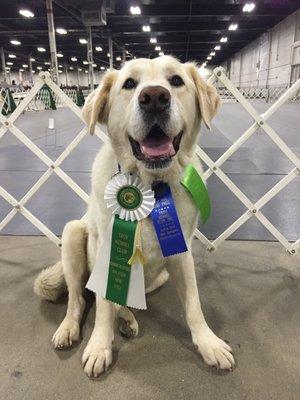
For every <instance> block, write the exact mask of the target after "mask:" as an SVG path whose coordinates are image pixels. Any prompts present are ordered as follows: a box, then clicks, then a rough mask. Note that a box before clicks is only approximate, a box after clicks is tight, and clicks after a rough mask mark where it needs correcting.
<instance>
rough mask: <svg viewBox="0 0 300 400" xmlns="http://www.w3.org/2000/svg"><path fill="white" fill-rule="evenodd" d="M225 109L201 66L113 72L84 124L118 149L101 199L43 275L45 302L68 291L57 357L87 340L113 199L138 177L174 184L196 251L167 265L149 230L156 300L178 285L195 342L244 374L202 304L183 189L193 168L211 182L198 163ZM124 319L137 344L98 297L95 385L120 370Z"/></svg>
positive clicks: (145, 228)
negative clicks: (110, 193)
mask: <svg viewBox="0 0 300 400" xmlns="http://www.w3.org/2000/svg"><path fill="white" fill-rule="evenodd" d="M219 104H220V100H219V96H218V94H217V92H216V90H215V89H214V88H213V87H211V86H209V85H207V84H206V83H205V82H204V81H203V80H202V79H201V77H200V75H199V73H198V71H197V69H196V67H195V66H194V64H192V63H187V64H181V63H180V62H179V61H177V60H176V59H174V58H172V57H169V56H164V57H159V58H155V59H152V60H150V59H137V60H132V61H130V62H128V63H126V65H124V67H123V68H122V69H121V70H120V71H110V72H107V73H106V74H105V75H104V77H103V81H102V83H101V85H100V86H99V87H98V88H97V89H96V90H95V91H94V92H93V93H91V94H90V95H89V97H88V98H87V101H86V104H85V106H84V108H83V116H84V118H85V120H86V121H87V123H88V124H89V127H90V130H91V132H93V130H94V128H95V124H96V123H97V122H100V123H103V124H106V125H107V130H108V134H109V138H110V144H106V145H104V146H103V148H102V149H101V151H100V152H99V154H98V156H97V157H96V160H95V162H94V165H93V169H92V191H91V195H90V199H89V206H88V211H87V217H86V218H85V219H84V220H81V221H72V222H69V223H68V224H67V225H66V227H65V229H64V232H63V235H62V260H61V261H59V262H58V263H57V264H55V265H54V266H52V267H49V268H47V269H45V270H44V271H42V272H41V274H40V275H39V276H38V277H37V279H36V281H35V292H36V293H37V294H38V295H39V296H41V297H43V298H46V299H50V300H55V299H56V298H58V297H59V296H60V295H61V294H62V293H63V292H65V291H66V290H68V292H69V300H68V309H67V313H66V316H65V318H64V320H63V322H62V323H61V325H60V326H59V328H58V329H57V331H56V332H55V334H54V336H53V344H54V346H55V348H56V349H62V348H65V347H69V346H71V345H72V343H73V342H74V341H76V340H78V339H79V336H80V321H81V317H82V313H83V310H84V307H85V301H84V299H83V290H84V286H85V283H86V280H87V277H88V275H89V273H90V272H91V270H92V268H93V265H94V264H95V260H96V258H97V257H101V254H98V249H99V246H100V244H101V242H102V240H103V238H104V236H105V235H106V234H107V228H108V224H109V221H110V219H111V212H110V211H109V210H108V209H107V206H106V204H105V202H104V189H105V186H106V184H107V182H108V181H109V180H110V179H111V177H112V176H113V175H114V174H115V172H116V171H117V168H118V164H119V165H120V166H121V168H122V171H124V172H125V171H129V172H135V173H137V174H138V175H139V177H140V178H141V179H142V181H143V182H144V183H147V184H151V183H152V182H154V181H164V182H167V183H168V184H169V186H170V188H171V191H172V195H173V198H174V202H175V204H176V209H177V213H178V217H179V220H180V224H181V228H182V231H183V234H184V237H185V241H186V244H187V247H188V251H187V252H185V253H181V254H177V255H174V256H170V257H166V258H164V257H163V256H162V253H161V249H160V246H159V243H158V240H157V238H156V234H155V231H154V228H153V224H152V222H151V219H150V218H149V217H148V218H146V219H144V220H142V224H141V237H142V248H143V253H144V255H145V258H146V260H147V263H146V265H145V266H144V272H145V284H146V291H147V292H150V291H152V290H154V289H156V288H157V287H159V286H161V285H162V284H163V283H164V282H165V281H166V280H167V279H168V277H169V275H170V276H171V279H172V282H173V284H174V285H175V287H176V290H177V292H178V295H179V297H180V300H181V302H182V304H183V307H184V311H185V314H186V320H187V323H188V326H189V328H190V330H191V334H192V339H193V342H194V344H195V345H196V347H197V349H198V351H199V353H200V354H201V355H202V357H203V359H204V361H205V362H206V363H207V364H209V365H212V366H216V367H218V368H221V369H228V370H231V369H232V368H233V366H234V359H233V356H232V354H231V352H232V349H231V348H230V347H229V346H228V344H226V343H225V342H224V341H223V340H221V339H220V338H218V337H217V336H216V335H215V334H214V333H213V332H212V330H211V329H210V328H209V326H208V325H207V323H206V321H205V319H204V316H203V313H202V310H201V305H200V301H199V296H198V288H197V282H196V278H195V270H194V268H195V267H194V260H193V256H192V251H191V244H192V239H193V234H194V231H195V228H196V226H197V221H198V210H197V208H196V206H195V204H194V202H193V201H192V199H191V196H190V195H189V194H188V193H187V191H186V189H184V188H183V186H182V185H181V184H180V179H181V177H182V174H183V171H184V168H185V167H186V165H187V164H189V163H192V164H193V165H194V167H195V168H196V169H197V170H198V172H199V174H202V169H201V165H200V162H199V159H198V157H197V156H196V154H195V151H194V150H195V146H196V143H197V140H198V135H199V129H200V123H201V121H202V120H203V122H204V123H205V124H206V126H208V127H209V126H210V121H211V119H212V118H213V117H214V116H215V114H216V112H217V110H218V107H219ZM116 317H119V318H121V320H122V321H123V322H124V321H125V322H126V324H125V328H124V324H123V328H122V329H123V330H124V329H125V330H126V332H127V334H130V333H131V335H136V334H137V333H138V325H137V322H136V320H135V318H134V316H133V314H132V313H131V311H130V310H129V309H128V308H126V307H120V306H118V305H116V304H114V303H112V302H110V301H108V300H106V299H104V298H102V297H100V296H97V297H96V320H95V327H94V330H93V333H92V336H91V338H90V340H89V342H88V345H87V347H86V349H85V350H84V353H83V357H82V362H83V367H84V371H85V373H86V374H87V375H88V376H89V377H97V376H99V375H100V374H101V373H103V372H104V371H105V370H106V369H107V368H108V367H109V366H110V364H111V363H112V343H113V340H114V322H115V319H116Z"/></svg>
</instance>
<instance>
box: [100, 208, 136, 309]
mask: <svg viewBox="0 0 300 400" xmlns="http://www.w3.org/2000/svg"><path fill="white" fill-rule="evenodd" d="M136 227H137V221H125V220H123V219H121V218H119V217H118V216H117V215H116V216H115V219H114V224H113V230H112V240H111V251H110V261H109V273H108V280H107V289H106V296H105V297H106V298H107V299H108V300H110V301H113V302H114V303H118V304H120V305H123V306H126V301H127V294H128V286H129V279H130V272H131V266H130V265H129V264H128V261H129V259H130V258H131V256H132V253H133V247H134V237H135V231H136Z"/></svg>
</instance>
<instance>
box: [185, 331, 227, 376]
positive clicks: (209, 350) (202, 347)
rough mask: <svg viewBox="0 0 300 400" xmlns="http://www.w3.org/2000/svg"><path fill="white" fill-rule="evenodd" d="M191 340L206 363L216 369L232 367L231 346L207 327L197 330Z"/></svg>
mask: <svg viewBox="0 0 300 400" xmlns="http://www.w3.org/2000/svg"><path fill="white" fill-rule="evenodd" d="M193 341H194V343H195V345H196V346H197V348H198V351H199V352H200V354H201V355H202V357H203V360H204V361H205V362H206V364H208V365H211V366H214V367H216V368H218V369H227V370H232V369H233V367H234V365H235V362H234V358H233V355H232V354H231V353H232V348H231V347H230V346H228V344H227V343H225V342H224V341H223V340H222V339H220V338H218V336H216V335H215V334H214V333H213V331H211V330H210V328H209V327H205V328H203V329H201V331H200V332H197V335H196V336H195V337H193Z"/></svg>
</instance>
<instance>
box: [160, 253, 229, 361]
mask: <svg viewBox="0 0 300 400" xmlns="http://www.w3.org/2000/svg"><path fill="white" fill-rule="evenodd" d="M167 269H168V271H169V273H170V276H171V279H172V281H173V283H174V286H175V287H176V290H177V292H178V294H179V297H180V300H181V302H182V304H183V307H184V310H185V314H186V320H187V323H188V326H189V328H190V330H191V334H192V339H193V343H194V344H195V345H196V346H197V348H198V351H199V352H200V354H201V355H202V357H203V359H204V361H205V362H206V363H207V364H208V365H213V366H215V367H217V368H221V369H232V368H233V366H234V358H233V356H232V354H231V352H232V349H231V348H230V346H228V344H226V343H225V342H224V341H223V340H221V339H220V338H218V337H217V336H216V335H215V334H214V333H213V331H212V330H211V329H210V328H209V326H208V325H207V323H206V321H205V318H204V315H203V312H202V309H201V304H200V300H199V294H198V287H197V281H196V275H195V267H194V259H193V256H192V254H191V252H186V253H182V254H179V255H177V256H174V257H172V258H170V259H169V260H168V262H167Z"/></svg>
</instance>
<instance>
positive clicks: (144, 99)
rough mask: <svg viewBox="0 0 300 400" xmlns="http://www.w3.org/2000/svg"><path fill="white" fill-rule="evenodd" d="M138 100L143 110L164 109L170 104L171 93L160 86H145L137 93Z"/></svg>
mask: <svg viewBox="0 0 300 400" xmlns="http://www.w3.org/2000/svg"><path fill="white" fill-rule="evenodd" d="M138 100H139V104H140V107H141V108H142V109H143V110H145V111H149V112H151V111H165V110H166V109H167V108H168V107H169V106H170V100H171V94H170V92H169V91H168V89H166V88H164V87H162V86H147V87H145V88H144V89H143V90H142V91H141V93H140V94H139V98H138Z"/></svg>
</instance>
